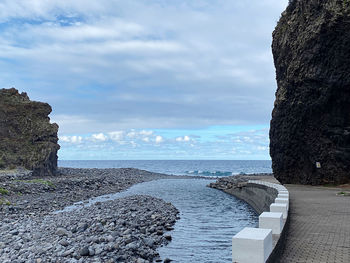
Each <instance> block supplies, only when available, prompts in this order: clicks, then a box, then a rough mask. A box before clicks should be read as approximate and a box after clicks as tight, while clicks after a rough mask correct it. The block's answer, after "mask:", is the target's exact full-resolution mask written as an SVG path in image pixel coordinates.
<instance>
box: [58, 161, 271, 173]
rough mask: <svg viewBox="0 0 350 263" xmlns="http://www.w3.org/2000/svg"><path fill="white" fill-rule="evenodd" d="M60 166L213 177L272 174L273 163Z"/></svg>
mask: <svg viewBox="0 0 350 263" xmlns="http://www.w3.org/2000/svg"><path fill="white" fill-rule="evenodd" d="M58 166H60V167H71V168H138V169H142V170H147V171H150V172H157V173H165V174H173V175H200V176H211V177H221V176H230V175H237V174H254V173H272V170H271V161H268V160H116V161H107V160H106V161H92V160H89V161H82V160H79V161H76V160H59V161H58Z"/></svg>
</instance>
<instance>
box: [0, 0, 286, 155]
mask: <svg viewBox="0 0 350 263" xmlns="http://www.w3.org/2000/svg"><path fill="white" fill-rule="evenodd" d="M287 3H288V0H251V1H247V0H195V1H193V0H192V1H190V0H128V1H125V0H50V1H47V0H31V1H28V0H3V1H1V2H0V31H1V34H0V75H1V78H0V87H1V88H9V87H15V88H17V89H18V90H20V91H26V92H27V93H28V95H29V97H30V98H31V99H33V100H38V101H44V102H48V103H49V104H50V105H51V106H52V107H53V112H52V113H51V115H50V117H51V120H52V121H54V122H57V123H58V124H59V126H60V131H59V138H60V140H59V143H60V145H61V150H60V152H59V158H60V159H62V160H63V159H68V160H69V159H94V160H98V159H108V160H113V159H269V158H270V157H269V149H268V144H269V140H268V129H269V122H270V119H271V111H272V108H273V101H274V92H275V90H276V84H275V75H274V66H273V61H272V55H271V50H270V46H271V33H272V31H273V29H274V27H275V25H276V23H277V21H278V19H279V17H280V14H281V12H282V11H283V10H284V9H285V7H286V6H287Z"/></svg>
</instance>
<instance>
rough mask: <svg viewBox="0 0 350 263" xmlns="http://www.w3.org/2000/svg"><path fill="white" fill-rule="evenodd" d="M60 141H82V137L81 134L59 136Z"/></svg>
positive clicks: (75, 142)
mask: <svg viewBox="0 0 350 263" xmlns="http://www.w3.org/2000/svg"><path fill="white" fill-rule="evenodd" d="M59 140H60V142H66V143H74V144H77V143H81V142H82V141H83V137H81V136H76V135H74V136H60V137H59Z"/></svg>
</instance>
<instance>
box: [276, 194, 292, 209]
mask: <svg viewBox="0 0 350 263" xmlns="http://www.w3.org/2000/svg"><path fill="white" fill-rule="evenodd" d="M275 203H276V204H287V210H289V198H280V197H277V198H276V199H275Z"/></svg>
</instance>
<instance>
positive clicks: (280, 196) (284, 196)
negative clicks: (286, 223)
mask: <svg viewBox="0 0 350 263" xmlns="http://www.w3.org/2000/svg"><path fill="white" fill-rule="evenodd" d="M277 198H288V199H289V194H278V195H277Z"/></svg>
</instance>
